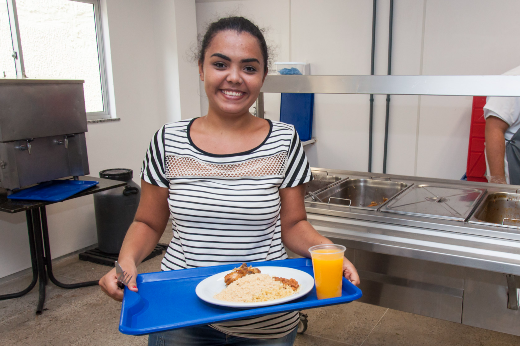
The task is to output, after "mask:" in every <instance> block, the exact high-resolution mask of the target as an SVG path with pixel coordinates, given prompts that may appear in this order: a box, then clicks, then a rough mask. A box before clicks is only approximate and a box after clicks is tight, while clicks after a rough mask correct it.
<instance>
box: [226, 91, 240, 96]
mask: <svg viewBox="0 0 520 346" xmlns="http://www.w3.org/2000/svg"><path fill="white" fill-rule="evenodd" d="M222 92H223V93H224V94H226V95H229V96H241V95H242V94H243V93H241V92H237V91H230V90H222Z"/></svg>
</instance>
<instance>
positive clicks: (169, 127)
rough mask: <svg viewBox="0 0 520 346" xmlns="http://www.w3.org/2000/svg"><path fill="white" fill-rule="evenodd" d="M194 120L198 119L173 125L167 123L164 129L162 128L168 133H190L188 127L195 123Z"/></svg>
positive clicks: (184, 120) (181, 121) (172, 123)
mask: <svg viewBox="0 0 520 346" xmlns="http://www.w3.org/2000/svg"><path fill="white" fill-rule="evenodd" d="M193 119H196V118H191V119H183V120H178V121H174V122H171V123H166V124H164V125H163V127H161V130H162V129H164V130H166V131H188V126H189V125H190V123H191V122H192V121H193Z"/></svg>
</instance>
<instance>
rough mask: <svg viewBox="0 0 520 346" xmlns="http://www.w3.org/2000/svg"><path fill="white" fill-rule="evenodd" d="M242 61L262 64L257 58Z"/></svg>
mask: <svg viewBox="0 0 520 346" xmlns="http://www.w3.org/2000/svg"><path fill="white" fill-rule="evenodd" d="M240 62H257V63H259V64H260V61H258V59H257V58H249V59H242V60H240Z"/></svg>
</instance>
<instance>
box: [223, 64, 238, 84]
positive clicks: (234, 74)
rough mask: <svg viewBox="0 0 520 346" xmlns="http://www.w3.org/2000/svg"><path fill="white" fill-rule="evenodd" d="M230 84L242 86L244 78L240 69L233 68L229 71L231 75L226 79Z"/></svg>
mask: <svg viewBox="0 0 520 346" xmlns="http://www.w3.org/2000/svg"><path fill="white" fill-rule="evenodd" d="M226 80H227V81H228V82H229V83H233V84H240V83H242V77H241V76H240V69H239V68H238V67H232V68H230V69H229V74H228V76H227V79H226Z"/></svg>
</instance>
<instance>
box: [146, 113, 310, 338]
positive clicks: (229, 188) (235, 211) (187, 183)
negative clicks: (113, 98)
mask: <svg viewBox="0 0 520 346" xmlns="http://www.w3.org/2000/svg"><path fill="white" fill-rule="evenodd" d="M193 120H194V119H191V120H182V121H179V122H176V123H172V124H166V125H164V126H163V127H162V128H161V129H160V130H159V131H157V133H156V134H155V135H154V137H153V138H152V141H151V143H150V147H149V148H148V151H147V153H146V158H145V160H144V162H143V167H142V170H141V178H142V179H143V180H144V181H146V182H148V183H150V184H153V185H156V186H160V187H165V188H168V189H169V197H168V204H169V209H170V216H171V219H172V229H173V238H172V240H171V242H170V244H169V247H168V250H167V252H166V254H165V256H164V258H163V260H162V263H161V269H162V270H176V269H183V268H195V267H203V266H214V265H220V264H230V263H242V262H255V261H269V260H277V259H285V258H287V254H286V252H285V249H284V246H283V244H282V239H281V225H280V195H279V193H278V190H279V189H281V188H286V187H295V186H298V185H301V184H303V183H306V182H308V181H310V180H311V179H312V177H311V171H310V167H309V163H308V161H307V158H306V156H305V152H304V151H303V147H302V145H301V143H300V140H299V138H298V134H297V132H296V131H295V129H294V127H293V126H292V125H287V124H284V123H280V122H272V121H269V120H268V121H269V126H270V130H269V134H268V135H267V137H266V138H265V140H264V141H263V142H262V143H261V144H260V145H259V146H258V147H256V148H254V149H251V150H248V151H246V152H242V153H237V154H226V155H217V154H211V153H208V152H205V151H203V150H201V149H199V148H197V146H196V145H195V144H194V143H193V142H192V141H191V138H190V127H191V124H192V123H193ZM297 324H298V314H297V313H296V312H290V313H283V314H276V315H269V316H262V317H256V318H253V319H247V320H241V321H232V322H226V323H220V324H218V325H213V327H214V328H216V329H219V330H221V331H223V332H225V333H228V334H232V335H236V336H241V337H250V338H278V337H282V336H284V335H286V334H288V333H289V332H290V331H292V329H294V327H296V325H297Z"/></svg>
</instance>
